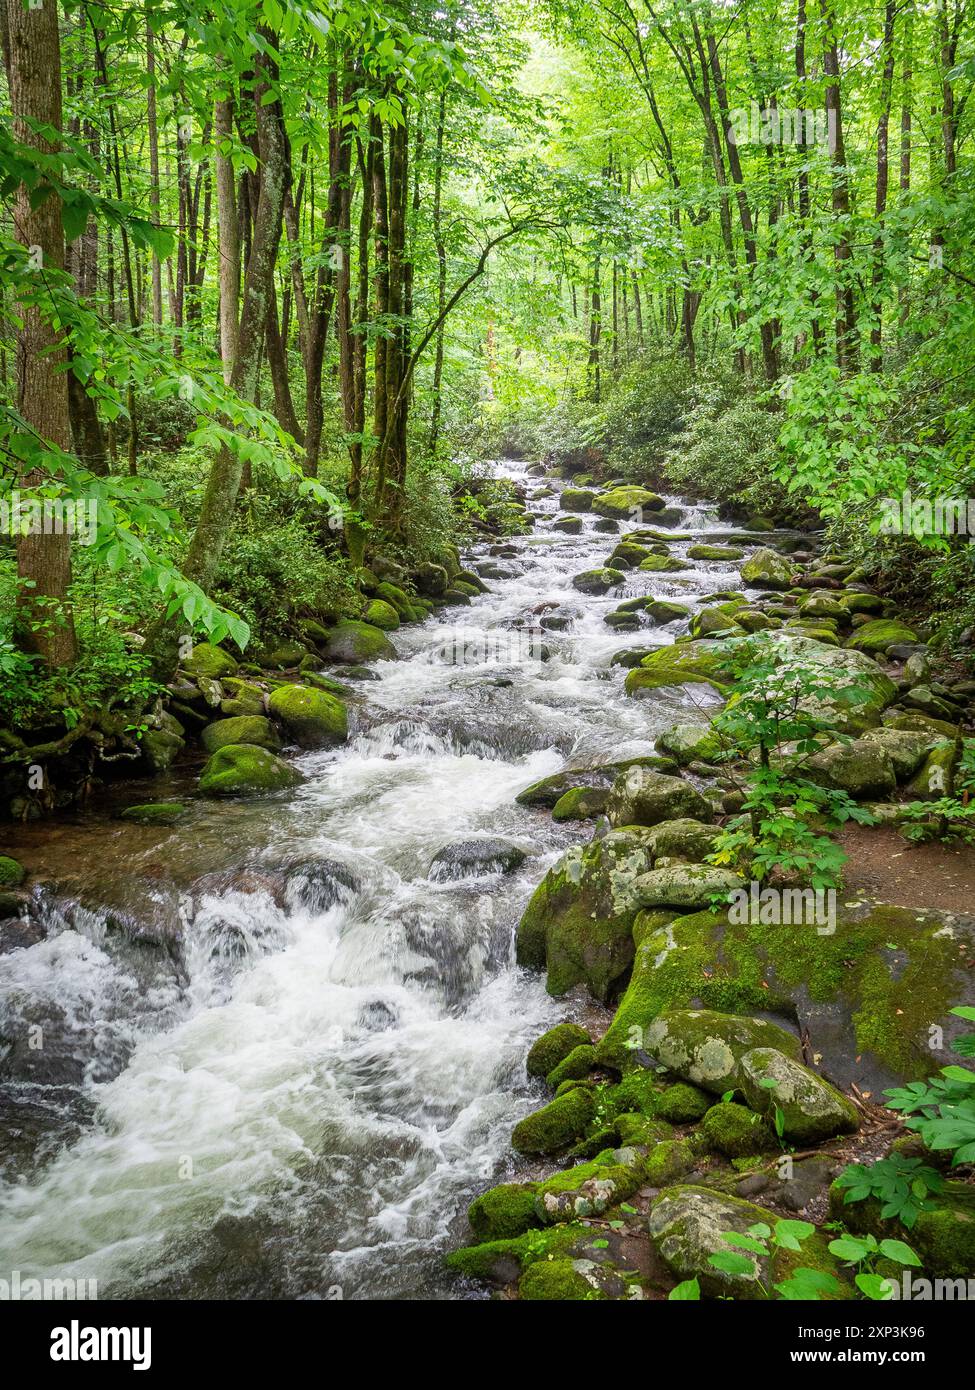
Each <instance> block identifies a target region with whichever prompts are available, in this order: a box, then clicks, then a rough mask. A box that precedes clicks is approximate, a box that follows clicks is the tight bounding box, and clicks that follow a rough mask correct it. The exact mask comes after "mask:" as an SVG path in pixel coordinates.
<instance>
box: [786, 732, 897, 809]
mask: <svg viewBox="0 0 975 1390" xmlns="http://www.w3.org/2000/svg"><path fill="white" fill-rule="evenodd" d="M806 775H807V776H808V777H809V779H810V781H812V782H817V783H819V785H820V786H823V787H830V788H832V789H834V790H836V791H844V792H846V793H847V794H848V795H849V796H852V797H853V798H854V800H859V801H869V800H878V801H882V800H883V799H884V798H885V797H887V796H889V794H890V793H891V792H892V791H893V790H894V788H895V787H896V785H897V774H896V772H895V771H894V764H893V762H892V761H891V758H890V754H889V753H888V752H887V750H886V748H885V747H884V746H883V744H881V743H878V742H877V741H876V740H870V739H866V738H858V739H853V740H852V742H850V743H835V744H833V745H832V746H831V747H829V748H824V749H823V750H822V752H821V753H814V754H813V756H812V757H811V758H809V760H808V762H807V764H806Z"/></svg>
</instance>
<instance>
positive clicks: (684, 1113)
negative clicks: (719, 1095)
mask: <svg viewBox="0 0 975 1390" xmlns="http://www.w3.org/2000/svg"><path fill="white" fill-rule="evenodd" d="M713 1104H714V1099H713V1097H711V1096H709V1095H708V1093H707V1091H702V1090H701V1088H700V1086H690V1085H688V1083H687V1082H686V1081H678V1082H676V1083H675V1084H674V1085H673V1086H667V1087H666V1088H665V1089H664V1090H663V1091H661V1092H660V1095H659V1097H658V1099H657V1107H656V1113H657V1115H658V1116H659V1117H660V1119H662V1120H669V1121H670V1123H671V1124H673V1125H691V1124H695V1123H696V1122H697V1121H698V1120H700V1119H703V1117H704V1116H705V1115H706V1114H707V1112H708V1110H710V1108H711V1106H712V1105H713Z"/></svg>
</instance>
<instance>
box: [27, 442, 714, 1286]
mask: <svg viewBox="0 0 975 1390" xmlns="http://www.w3.org/2000/svg"><path fill="white" fill-rule="evenodd" d="M499 469H500V470H501V471H502V472H503V473H505V474H506V475H508V476H511V477H514V478H516V479H519V480H522V481H525V482H527V484H528V486H529V495H530V494H531V489H533V488H534V489H535V490H541V489H542V488H543V485H542V484H540V483H538V482H537V481H536V480H533V479H530V478H525V475H524V472H523V469H522V468H521V466H520V465H517V464H510V463H505V464H501V465H499ZM555 486H556V487H558V485H555ZM669 501H670V502H671V503H672V504H674V505H677V506H680V507H682V510H683V513H684V516H683V520H682V524H681V526H680V528H679V529H680V533H681V534H682V535H685V534H687V533H693V534H694V536H695V537H696V538H700V537H701V536H702V535H705V534H706V535H708V537H709V539H714V538H715V533H716V532H719V531H721V532H725V531H727V530H728V529H729V528H728V527H726V526H724V525H720V526H719V524H718V523H717V522H716V521H715V520H714V517H713V513H712V512H711V511H709V510H708V509H707V508H702V507H699V506H690V505H685V504H683V503H682V502H681V501H680V499H669ZM532 507H533V510H534V511H535V512H536V514H537V515H538V517H539V521H538V525H537V528H536V530H535V533H534V534H533V535H531V536H528V537H525V538H520V539H517V540H515V541H513V542H512V543H511V548H510V552H509V553H507V554H504V555H501V556H497V555H495V556H490V555H489V550H490V549H491V547H489V546H487V545H483V546H478V547H476V548H475V549H474V550H473V551H472V552H471V553H470V554H469V555H468V557H467V560H468V563H469V564H471V565H472V566H475V567H476V566H478V565H483V566H484V568H485V572H486V573H487V574H488V575H490V576H491V577H490V578H489V579H488V580H487V582H488V583H489V586H490V592H489V593H487V594H485V595H482V596H481V597H480V598H478V599H476V600H474V602H473V603H472V604H471V606H470V607H465V608H459V609H458V608H450V609H447V610H443V611H442V612H441V613H440V614H439V615H438V616H437V617H436V618H434V619H431V620H428V621H427V622H425V623H423V624H422V625H415V626H410V627H406V628H403V629H401V630H400V631H398V632H397V633H395V634H394V637H393V640H394V642H395V644H396V646H397V648H398V650H399V653H400V657H401V659H400V660H399V661H398V662H395V663H393V662H386V663H382V664H380V665H378V666H377V667H376V668H375V669H376V671H377V674H379V676H380V677H381V679H380V680H378V681H375V682H370V683H365V684H363V685H362V686H361V687H359V693H358V694H357V697H356V701H355V704H354V707H353V713H354V719H355V721H356V732H355V733H354V734H353V735H352V736H351V737H350V739H349V741H348V743H347V744H346V745H345V746H344V747H342V748H340V749H338V750H334V751H330V752H327V753H317V754H311V755H305V756H303V757H302V758H301V760H300V765H301V767H302V769H303V771H304V772H305V773H306V775H307V779H308V780H307V781H306V783H305V784H304V785H303V786H302V787H301V788H299V790H298V791H297V792H294V793H289V794H288V795H287V796H285V797H276V798H272V799H269V800H262V801H256V802H247V803H233V804H227V805H222V804H218V803H207V802H203V801H200V802H194V803H193V810H192V813H191V816H190V818H189V819H188V820H187V821H185V822H183V823H181V824H180V825H178V826H177V827H174V828H173V829H171V830H163V829H159V828H154V829H149V828H144V827H134V826H128V825H126V824H124V823H122V824H120V823H119V822H118V821H117V820H113V819H111V818H110V817H109V816H107V815H104V814H103V815H102V816H101V817H100V818H99V817H98V816H97V815H93V816H92V817H89V818H87V819H85V820H84V822H83V823H82V822H79V823H78V824H76V825H74V826H71V825H67V826H66V827H65V828H64V829H62V830H59V831H46V832H44V833H45V835H46V837H47V838H46V839H45V840H42V839H41V838H39V837H35V842H34V843H35V848H36V847H37V846H44V847H45V855H46V857H47V859H48V860H49V861H50V867H51V872H50V874H49V879H50V883H51V887H50V888H49V889H48V891H47V893H46V895H44V896H42V899H41V902H40V911H41V913H42V915H43V918H44V927H45V932H46V934H45V936H44V938H43V939H40V940H35V941H34V944H30V941H31V939H32V938H30V937H29V936H28V937H26V938H25V940H26V943H27V944H25V945H24V946H23V947H22V948H21V949H17V950H13V951H9V952H8V953H7V954H5V955H0V1139H2V1138H3V1136H4V1135H6V1141H7V1142H6V1150H5V1152H4V1153H3V1154H2V1156H0V1277H6V1276H7V1272H8V1271H13V1270H19V1271H20V1272H21V1276H22V1277H27V1276H28V1275H36V1276H46V1277H52V1278H53V1277H60V1278H63V1277H74V1278H76V1279H80V1278H85V1279H96V1280H97V1281H98V1288H99V1294H100V1296H101V1297H113V1296H114V1297H122V1296H126V1295H132V1296H142V1297H166V1298H193V1297H217V1298H219V1297H229V1298H255V1297H257V1298H259V1297H272V1298H324V1297H329V1296H335V1292H336V1290H337V1289H340V1290H341V1296H342V1297H345V1298H373V1299H376V1298H397V1297H405V1298H442V1297H458V1296H462V1294H463V1291H462V1290H461V1289H460V1288H459V1287H458V1286H457V1284H456V1283H455V1282H454V1281H452V1280H451V1279H449V1278H448V1277H447V1276H446V1275H445V1274H444V1273H443V1271H442V1269H441V1256H442V1254H443V1251H444V1250H445V1249H446V1248H447V1247H448V1246H449V1244H450V1243H451V1241H454V1240H456V1237H457V1234H458V1233H459V1232H462V1226H463V1223H462V1213H463V1210H464V1206H465V1204H466V1202H467V1201H469V1200H470V1198H471V1196H472V1195H474V1193H475V1192H476V1191H477V1190H479V1189H481V1188H483V1187H484V1186H486V1185H488V1184H489V1183H490V1182H492V1181H499V1180H502V1178H503V1176H504V1174H505V1172H506V1167H507V1165H508V1163H509V1161H510V1158H509V1154H510V1151H509V1145H508V1141H509V1136H510V1131H511V1127H512V1125H513V1124H514V1123H515V1122H516V1121H517V1120H518V1119H519V1118H520V1117H521V1116H522V1115H523V1114H524V1113H526V1111H527V1110H529V1109H530V1108H532V1106H533V1105H537V1104H538V1100H539V1097H538V1094H537V1093H533V1090H532V1088H531V1086H530V1085H529V1084H528V1083H527V1081H526V1077H525V1071H524V1057H525V1053H526V1051H527V1048H528V1046H529V1044H530V1042H531V1041H532V1039H533V1038H534V1037H535V1036H536V1035H537V1034H538V1033H539V1032H541V1031H542V1030H543V1029H544V1028H545V1027H547V1026H549V1025H550V1024H551V1023H552V1022H554V1021H556V1020H557V1019H558V1018H559V1017H563V1016H565V1013H566V1008H565V1005H564V1004H563V1005H559V1004H557V1003H555V1002H554V1001H552V1000H550V999H549V998H548V997H547V995H546V993H545V990H544V985H543V982H542V981H541V980H539V979H538V978H537V977H535V976H532V975H529V974H527V973H526V972H524V971H521V970H519V969H518V968H517V967H515V965H514V964H513V948H512V943H513V934H514V927H515V925H516V923H517V920H518V916H519V914H520V911H521V910H522V908H523V906H524V903H525V902H526V900H527V898H528V896H529V894H530V892H531V890H532V888H533V887H534V885H535V884H536V883H537V882H538V881H539V879H540V878H541V877H542V875H543V873H544V872H545V870H546V869H547V868H548V866H549V865H550V864H551V863H553V862H554V860H555V859H556V858H557V856H558V854H559V853H560V852H561V851H562V850H563V849H564V848H565V846H566V845H567V844H569V843H571V842H572V841H573V840H576V839H579V838H581V837H584V836H587V835H588V834H589V833H590V829H591V827H580V826H574V827H573V826H570V827H559V826H557V825H555V824H554V823H553V822H552V820H551V817H550V816H549V815H548V814H547V813H546V812H540V811H529V810H525V809H523V808H521V807H519V806H517V805H516V804H515V800H514V798H515V796H516V794H517V793H518V792H519V791H520V790H521V789H522V788H523V787H525V786H527V785H528V784H529V783H530V782H533V781H535V780H537V779H538V778H540V777H543V776H545V775H547V774H549V773H552V772H555V771H557V770H559V769H560V768H561V767H563V766H564V765H566V764H569V765H573V764H580V765H581V764H583V763H592V762H600V761H609V760H611V759H617V758H621V757H625V756H628V755H633V754H638V753H642V752H648V751H650V750H651V748H652V740H653V738H654V736H655V734H656V733H657V732H658V731H659V730H660V729H661V728H662V727H664V726H666V725H667V724H669V723H671V722H673V720H674V718H675V716H678V715H679V714H681V713H682V712H683V713H684V714H685V715H686V713H687V708H688V705H689V704H691V703H694V704H698V705H700V704H702V703H707V701H708V698H709V697H708V696H707V695H706V694H705V695H702V694H701V693H700V692H701V691H702V689H703V688H702V687H697V688H696V690H695V691H694V692H687V693H685V692H667V691H661V692H658V694H657V696H656V697H655V698H654V699H652V700H642V701H634V700H629V699H627V698H625V697H624V695H623V689H622V685H623V679H624V676H625V671H624V670H623V669H622V668H620V667H613V668H610V665H609V663H610V658H611V655H612V653H613V652H614V651H616V650H618V649H620V648H621V647H626V646H649V645H653V644H655V643H662V642H668V641H670V640H672V638H673V636H674V635H675V632H677V631H679V630H681V624H673V625H671V626H670V627H665V628H651V627H649V626H648V627H646V628H644V629H642V630H641V631H640V632H639V633H627V634H621V633H618V632H613V631H612V630H611V629H610V628H609V627H608V626H606V624H605V623H604V621H603V618H604V615H605V614H606V613H607V612H608V611H610V610H611V609H613V608H615V607H616V606H617V605H618V604H619V602H620V601H621V599H622V598H626V597H632V596H635V595H637V594H644V593H648V592H652V593H654V594H656V595H658V596H661V597H665V596H673V597H675V598H677V599H679V600H687V601H690V602H698V601H700V600H701V599H703V598H706V597H707V595H709V594H710V593H713V592H715V591H716V590H719V589H724V588H727V587H736V586H737V585H738V584H739V576H738V571H737V567H736V566H734V565H730V564H721V563H718V564H715V563H705V564H699V565H696V566H695V567H694V568H693V569H689V570H686V571H683V572H680V573H678V574H674V575H657V574H648V573H643V572H640V571H632V572H630V573H629V574H628V576H627V580H626V583H625V585H624V586H623V590H622V593H621V592H620V590H615V591H613V593H612V594H611V595H609V596H607V597H604V598H591V597H586V596H584V595H582V594H580V593H579V592H578V591H577V590H575V589H574V588H573V587H572V583H571V579H572V576H573V575H575V574H577V573H578V572H579V571H581V570H585V569H589V568H592V567H593V566H594V565H596V564H600V563H603V562H604V561H605V558H606V556H607V555H608V554H609V552H610V550H611V549H612V548H613V546H614V545H615V543H616V538H615V537H614V536H612V535H607V534H602V533H599V532H597V531H595V530H594V529H593V528H594V522H595V518H591V517H584V518H583V533H582V534H581V535H579V536H567V535H564V534H562V533H560V532H558V531H556V530H553V528H552V524H551V523H552V521H553V520H554V519H555V517H556V516H558V515H560V513H559V512H558V510H557V508H558V498H557V496H552V497H548V498H544V499H538V500H536V501H534V502H533V503H532ZM562 515H564V513H562ZM651 524H652V523H651ZM621 529H625V528H621ZM686 545H687V542H686V541H681V542H678V543H676V544H675V545H674V546H673V548H672V549H673V553H675V554H678V555H682V554H683V553H684V552H685V550H686ZM495 549H496V548H495ZM543 605H544V607H542V606H543ZM539 613H542V614H545V615H555V616H557V617H558V618H567V619H569V620H570V621H569V622H568V624H567V625H566V626H565V627H564V628H563V629H562V630H546V631H545V632H544V634H543V639H544V650H540V649H539V643H538V640H537V638H536V639H531V640H529V639H528V638H527V636H526V632H525V630H526V628H527V627H530V626H531V625H533V624H537V623H538V621H539ZM543 657H544V658H545V659H542V658H543ZM488 837H502V838H504V839H506V840H509V841H512V842H514V843H515V844H517V845H518V846H520V847H521V849H523V850H524V851H525V853H526V855H527V858H526V860H525V863H524V864H523V865H522V867H521V868H520V869H519V870H518V871H517V872H516V873H513V874H507V875H504V874H501V873H497V872H484V873H482V874H481V875H480V876H477V877H465V878H460V879H457V878H450V877H448V878H444V879H440V878H434V879H431V878H430V877H429V871H430V865H431V861H432V859H433V857H434V855H435V854H436V853H437V851H438V850H440V849H441V848H443V847H444V846H446V845H449V844H452V843H456V842H459V841H465V840H472V839H479V838H488ZM37 852H38V853H40V851H39V850H38V851H37ZM24 853H25V857H26V858H28V862H29V863H30V867H32V868H36V864H35V863H33V862H31V861H30V855H29V853H28V851H27V850H26V849H25V851H24ZM488 867H489V868H490V866H488Z"/></svg>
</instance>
